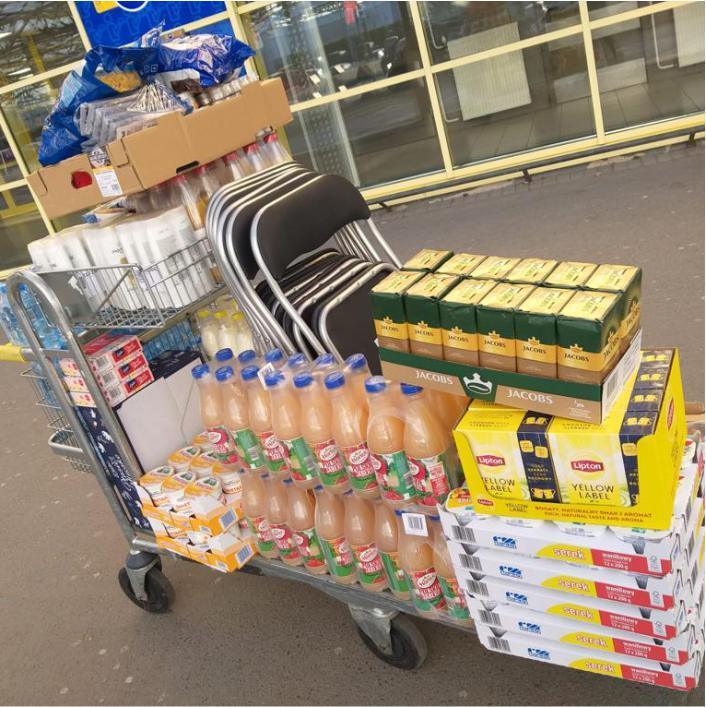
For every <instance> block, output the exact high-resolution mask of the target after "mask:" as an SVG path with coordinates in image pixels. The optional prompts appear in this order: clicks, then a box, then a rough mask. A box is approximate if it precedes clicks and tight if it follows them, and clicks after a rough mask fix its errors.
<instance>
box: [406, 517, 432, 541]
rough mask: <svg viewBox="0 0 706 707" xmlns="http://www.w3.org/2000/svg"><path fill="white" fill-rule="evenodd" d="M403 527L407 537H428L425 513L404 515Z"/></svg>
mask: <svg viewBox="0 0 706 707" xmlns="http://www.w3.org/2000/svg"><path fill="white" fill-rule="evenodd" d="M402 525H403V526H404V531H405V533H407V535H419V536H421V537H423V538H426V537H428V535H429V532H428V531H427V519H426V516H425V515H424V514H423V513H403V514H402Z"/></svg>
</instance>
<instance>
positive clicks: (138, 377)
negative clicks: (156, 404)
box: [103, 366, 154, 407]
mask: <svg viewBox="0 0 706 707" xmlns="http://www.w3.org/2000/svg"><path fill="white" fill-rule="evenodd" d="M152 381H154V375H152V371H151V369H150V367H149V366H143V367H142V368H139V369H138V370H137V371H135V372H134V373H133V374H132V375H131V376H130V377H129V378H125V379H123V380H120V381H117V382H116V383H115V385H112V386H110V387H109V388H104V389H103V396H104V397H105V399H106V400H107V401H108V404H109V405H110V406H111V407H115V406H116V405H119V404H120V403H122V402H123V400H127V399H128V398H129V397H130V396H131V395H134V394H135V393H137V392H139V391H140V390H142V389H143V388H146V387H147V386H148V385H149V384H150V383H152Z"/></svg>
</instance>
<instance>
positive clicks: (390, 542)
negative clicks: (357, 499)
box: [374, 501, 409, 599]
mask: <svg viewBox="0 0 706 707" xmlns="http://www.w3.org/2000/svg"><path fill="white" fill-rule="evenodd" d="M374 503H375V544H376V545H377V548H378V551H379V552H380V557H381V559H382V564H383V565H384V567H385V572H386V573H387V581H388V582H389V585H390V591H391V592H392V593H393V594H394V595H395V596H396V597H397V598H398V599H409V587H408V586H407V579H406V578H405V574H404V570H403V569H402V568H401V567H400V557H399V553H398V551H397V546H398V538H399V535H400V533H401V532H402V530H401V529H400V519H399V518H398V517H397V516H396V515H395V512H394V511H393V510H392V508H390V507H389V506H387V505H386V504H384V503H383V502H382V501H375V502H374Z"/></svg>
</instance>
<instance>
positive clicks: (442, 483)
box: [407, 452, 451, 506]
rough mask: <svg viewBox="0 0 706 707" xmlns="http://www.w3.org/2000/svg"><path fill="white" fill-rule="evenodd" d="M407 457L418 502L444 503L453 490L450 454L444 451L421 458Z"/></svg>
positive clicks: (428, 503)
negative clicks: (450, 474)
mask: <svg viewBox="0 0 706 707" xmlns="http://www.w3.org/2000/svg"><path fill="white" fill-rule="evenodd" d="M407 459H408V461H409V468H410V470H411V472H412V479H413V483H414V490H415V491H416V494H417V499H416V500H417V503H420V504H421V505H424V506H436V504H437V503H443V502H444V501H445V500H446V497H447V496H448V495H449V491H451V480H450V478H449V469H450V465H449V458H448V454H447V453H446V452H442V453H441V454H436V455H435V456H433V457H422V458H421V459H416V458H414V457H408V458H407Z"/></svg>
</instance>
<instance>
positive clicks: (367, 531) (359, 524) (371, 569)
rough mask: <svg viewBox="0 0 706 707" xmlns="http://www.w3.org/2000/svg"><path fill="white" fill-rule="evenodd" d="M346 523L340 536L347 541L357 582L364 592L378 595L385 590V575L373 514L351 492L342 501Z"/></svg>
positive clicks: (365, 503)
mask: <svg viewBox="0 0 706 707" xmlns="http://www.w3.org/2000/svg"><path fill="white" fill-rule="evenodd" d="M343 504H344V507H345V519H344V525H343V534H344V535H345V537H346V540H348V544H349V545H350V548H351V552H352V553H353V558H354V561H355V567H356V570H357V572H358V581H359V582H360V585H361V586H362V587H363V589H367V590H368V591H371V592H381V591H382V590H383V589H387V587H388V584H387V575H386V574H385V567H384V565H383V563H382V558H381V557H380V553H379V552H378V548H377V545H376V544H375V511H374V510H373V505H372V503H371V502H370V501H367V500H366V499H364V498H362V497H360V496H356V494H354V493H353V492H352V491H349V492H348V493H346V494H345V495H344V497H343Z"/></svg>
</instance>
